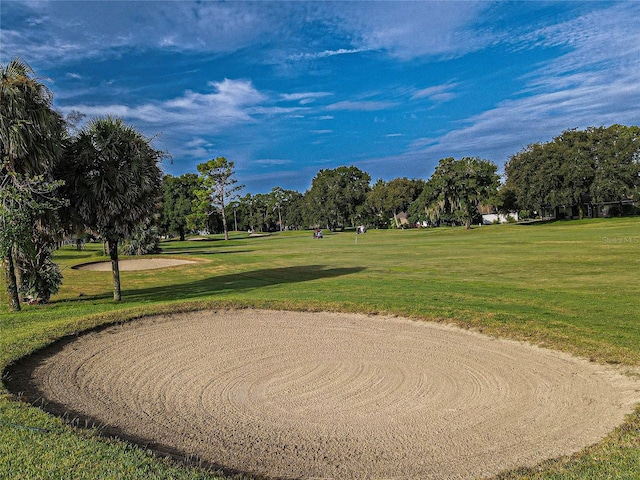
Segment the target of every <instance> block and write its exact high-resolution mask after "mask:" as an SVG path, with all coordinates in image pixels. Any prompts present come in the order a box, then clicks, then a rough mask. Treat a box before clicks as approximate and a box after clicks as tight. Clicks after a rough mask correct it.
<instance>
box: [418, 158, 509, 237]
mask: <svg viewBox="0 0 640 480" xmlns="http://www.w3.org/2000/svg"><path fill="white" fill-rule="evenodd" d="M497 169H498V167H497V166H496V165H495V164H494V163H493V162H491V161H489V160H483V159H480V158H477V157H464V158H462V159H460V160H455V159H453V158H452V157H449V158H445V159H442V160H440V162H439V163H438V166H437V167H436V170H435V172H434V173H433V175H432V176H431V178H430V179H429V180H428V181H427V184H426V185H425V189H424V191H423V192H424V195H423V196H421V197H420V198H421V201H422V203H423V205H424V209H425V213H426V214H427V216H428V217H429V218H430V219H431V220H432V221H439V220H441V219H442V218H443V216H445V215H450V216H451V217H450V218H452V219H453V220H454V221H455V222H457V223H462V224H464V225H465V227H466V228H467V229H469V228H471V222H472V220H473V218H474V217H475V216H476V215H477V214H478V205H480V203H482V202H483V201H486V200H487V199H489V198H490V197H491V196H493V195H495V194H496V191H497V188H498V185H499V180H500V177H499V176H498V175H497V174H496V171H497Z"/></svg>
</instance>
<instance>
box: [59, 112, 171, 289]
mask: <svg viewBox="0 0 640 480" xmlns="http://www.w3.org/2000/svg"><path fill="white" fill-rule="evenodd" d="M163 156H164V154H163V152H160V151H158V150H155V149H154V148H152V147H151V144H150V141H149V140H148V139H147V138H145V137H144V136H143V135H142V134H141V133H139V132H138V131H137V130H136V129H135V128H133V127H131V126H129V125H126V124H125V123H124V122H123V121H122V120H120V119H117V118H112V117H106V118H101V119H97V120H94V121H92V122H90V123H89V124H88V125H87V126H86V127H85V128H84V129H83V130H82V131H81V132H80V133H79V134H78V136H77V137H76V138H75V139H74V141H73V143H72V146H71V148H70V150H69V154H68V155H67V156H66V158H65V163H64V165H63V168H62V169H61V171H63V172H64V173H65V181H66V185H65V190H66V192H67V195H68V196H69V198H70V200H71V206H72V208H73V209H74V211H75V212H76V215H77V216H78V218H80V219H81V220H82V222H83V223H84V225H85V226H86V227H87V228H89V229H90V230H92V231H94V232H97V233H98V234H99V235H100V236H101V237H102V238H103V239H104V240H106V241H107V243H108V248H109V257H110V258H111V266H112V272H113V299H114V301H120V300H121V298H122V295H121V289H120V268H119V265H118V244H119V242H120V241H121V240H122V239H123V238H124V237H126V236H128V235H131V234H132V233H133V231H134V230H135V229H136V227H138V226H140V225H141V224H143V223H144V222H145V221H147V220H148V219H149V218H150V217H151V216H152V214H153V213H154V212H155V211H156V207H157V203H158V201H159V199H160V194H161V190H160V189H161V182H162V172H161V170H160V168H159V166H158V162H159V161H160V160H161V159H162V158H163Z"/></svg>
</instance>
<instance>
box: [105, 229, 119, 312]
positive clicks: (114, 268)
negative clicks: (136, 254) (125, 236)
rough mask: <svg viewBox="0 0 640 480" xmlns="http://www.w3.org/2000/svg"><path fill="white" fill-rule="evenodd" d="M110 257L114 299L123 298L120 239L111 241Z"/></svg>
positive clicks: (117, 300) (116, 300)
mask: <svg viewBox="0 0 640 480" xmlns="http://www.w3.org/2000/svg"><path fill="white" fill-rule="evenodd" d="M108 242H109V257H111V272H112V273H113V301H114V302H119V301H120V300H122V294H121V292H120V265H119V264H118V239H117V238H116V239H110V240H109V241H108Z"/></svg>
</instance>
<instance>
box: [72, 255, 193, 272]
mask: <svg viewBox="0 0 640 480" xmlns="http://www.w3.org/2000/svg"><path fill="white" fill-rule="evenodd" d="M188 263H196V262H195V261H194V260H181V259H178V258H132V259H127V260H119V261H118V265H119V266H120V271H121V272H131V271H135V270H153V269H156V268H166V267H175V266H178V265H186V264H188ZM74 268H75V269H77V270H91V271H94V272H110V271H111V262H96V263H85V264H83V265H77V266H75V267H74Z"/></svg>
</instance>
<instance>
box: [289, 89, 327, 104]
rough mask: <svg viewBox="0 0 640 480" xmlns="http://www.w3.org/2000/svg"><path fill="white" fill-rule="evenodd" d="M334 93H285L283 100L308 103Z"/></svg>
mask: <svg viewBox="0 0 640 480" xmlns="http://www.w3.org/2000/svg"><path fill="white" fill-rule="evenodd" d="M331 95H333V94H332V93H329V92H302V93H283V94H282V95H281V98H282V100H285V101H292V102H299V103H300V105H307V104H310V103H313V102H315V101H316V100H317V99H319V98H323V97H329V96H331Z"/></svg>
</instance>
